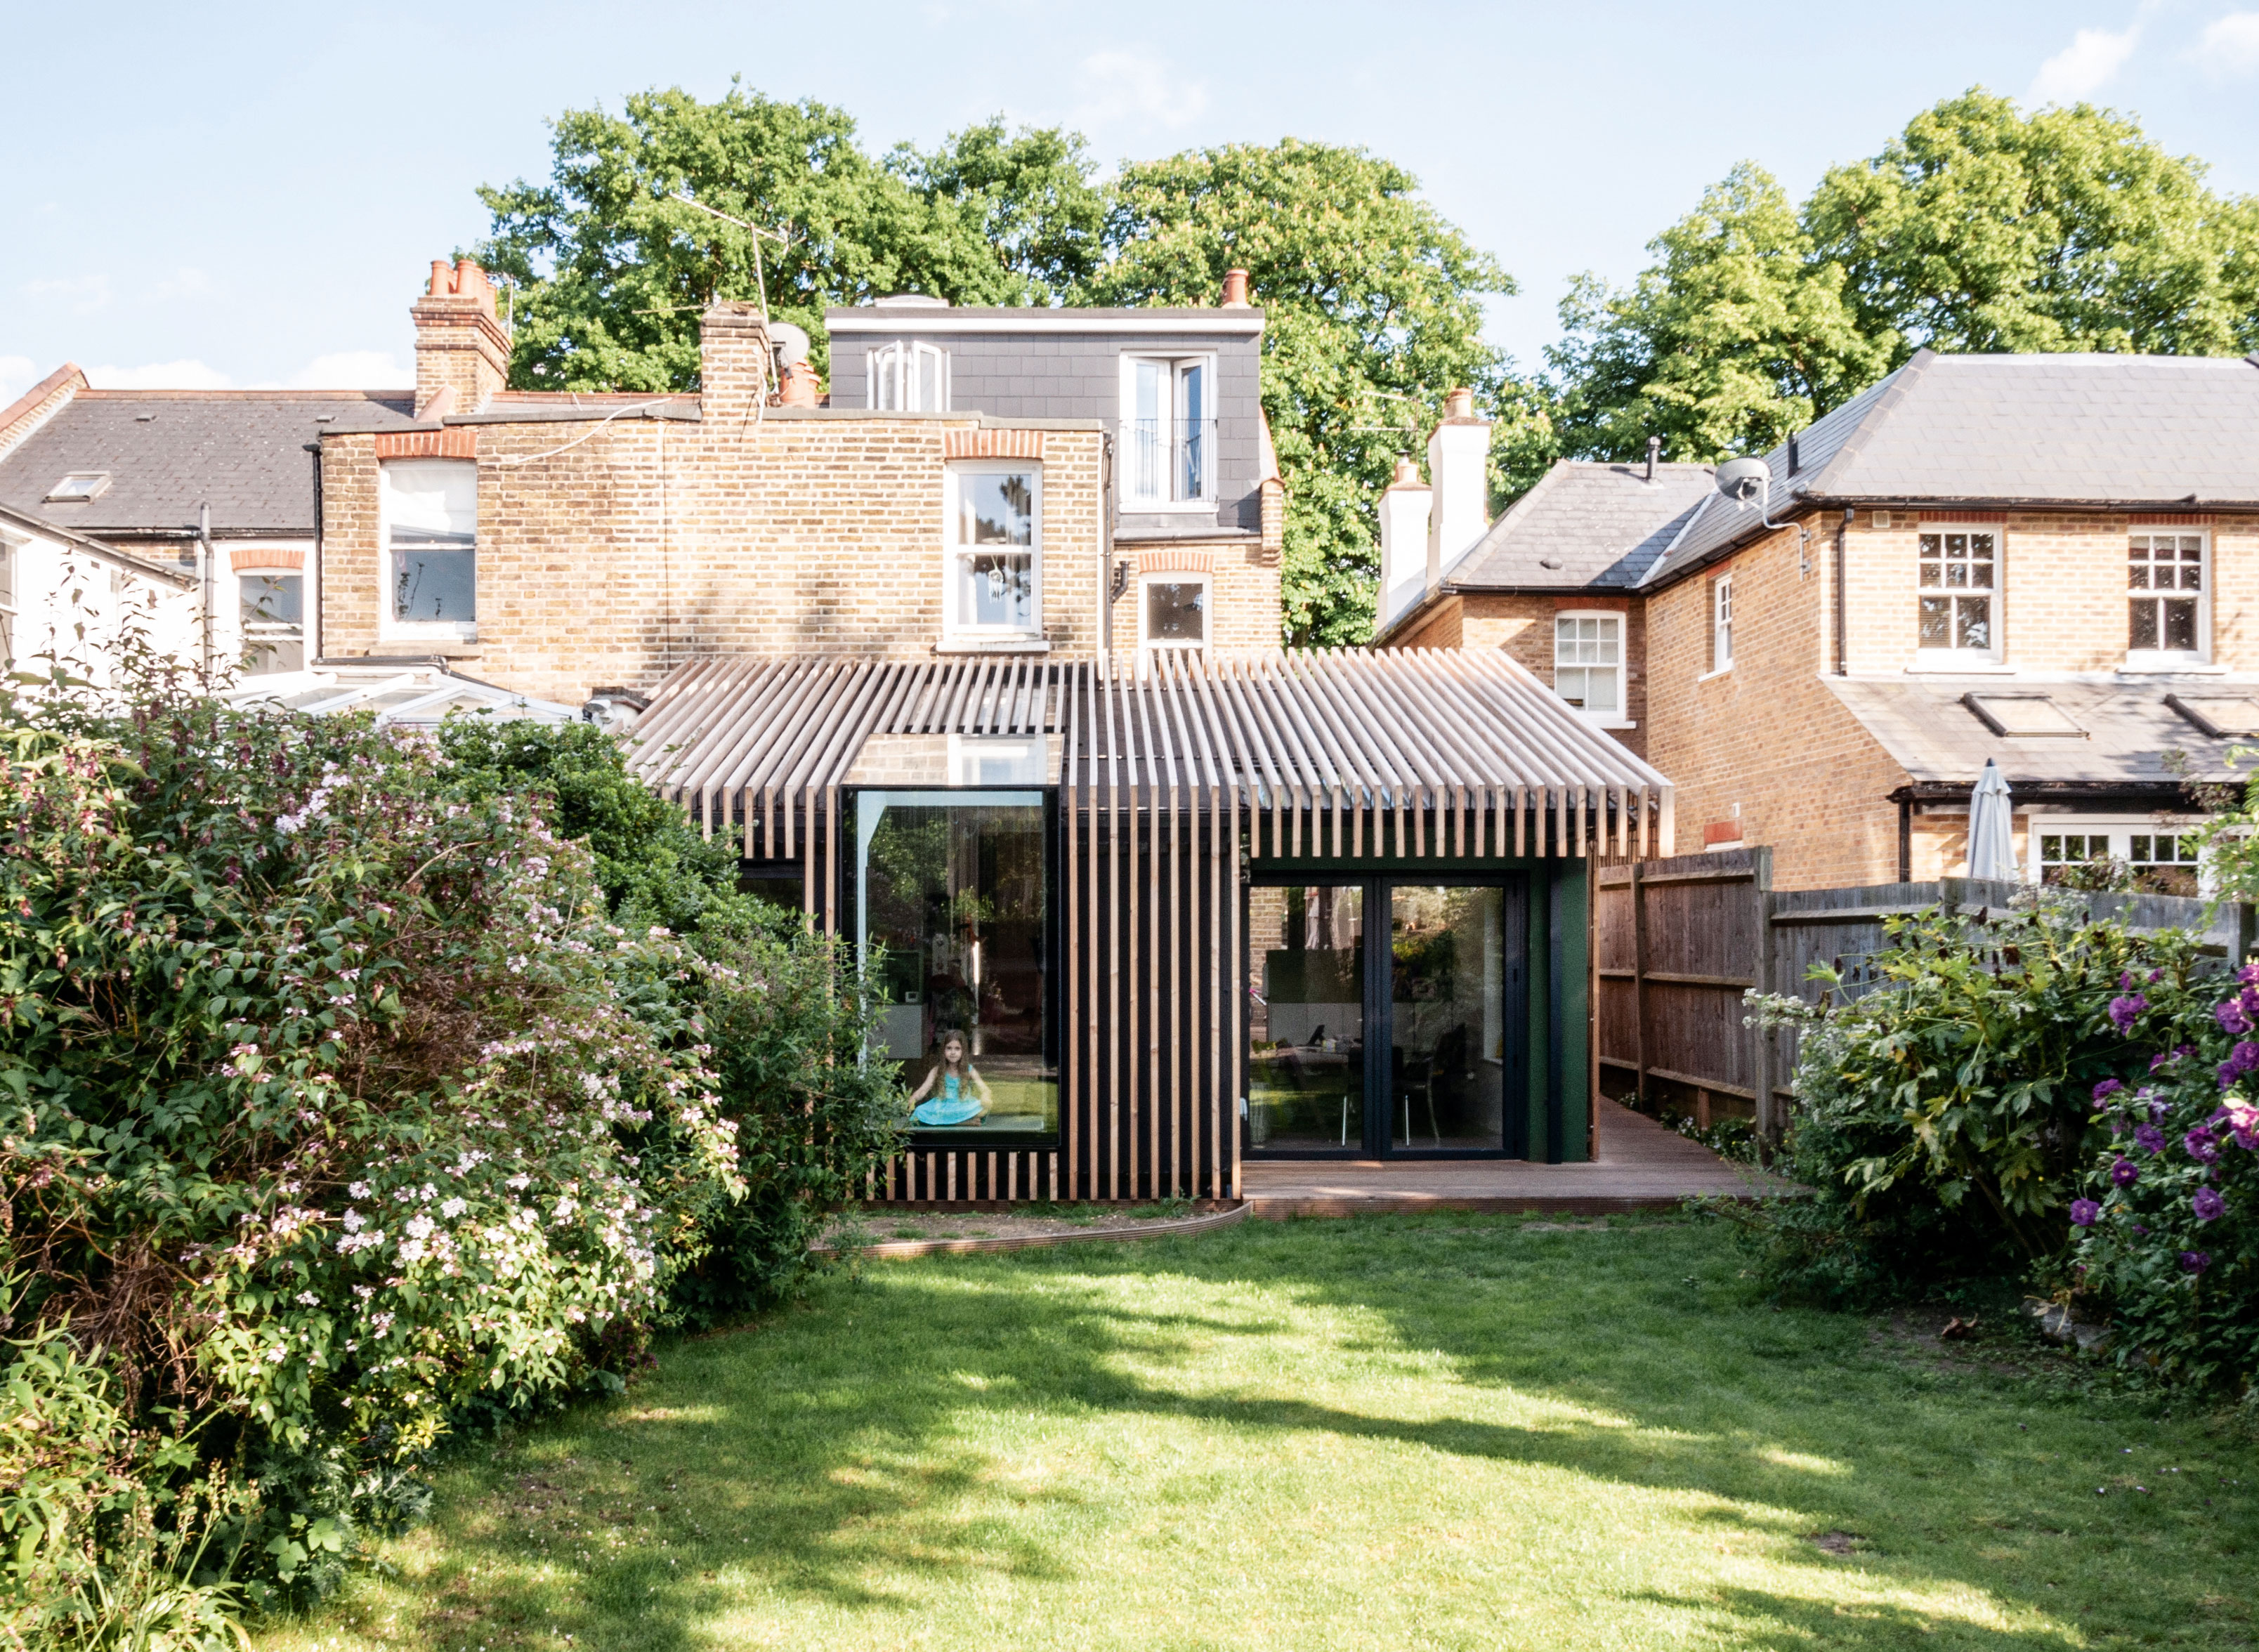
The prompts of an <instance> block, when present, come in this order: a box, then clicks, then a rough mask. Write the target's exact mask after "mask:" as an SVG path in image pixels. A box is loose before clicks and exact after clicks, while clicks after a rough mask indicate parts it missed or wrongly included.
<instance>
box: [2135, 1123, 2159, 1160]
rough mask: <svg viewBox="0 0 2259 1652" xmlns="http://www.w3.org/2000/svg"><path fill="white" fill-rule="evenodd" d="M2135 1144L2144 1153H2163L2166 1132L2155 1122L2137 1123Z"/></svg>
mask: <svg viewBox="0 0 2259 1652" xmlns="http://www.w3.org/2000/svg"><path fill="white" fill-rule="evenodd" d="M2134 1146H2136V1147H2138V1148H2140V1149H2141V1150H2142V1151H2143V1152H2144V1153H2162V1152H2163V1151H2164V1150H2165V1133H2164V1132H2163V1130H2161V1129H2158V1128H2157V1127H2156V1125H2154V1124H2137V1125H2135V1126H2134Z"/></svg>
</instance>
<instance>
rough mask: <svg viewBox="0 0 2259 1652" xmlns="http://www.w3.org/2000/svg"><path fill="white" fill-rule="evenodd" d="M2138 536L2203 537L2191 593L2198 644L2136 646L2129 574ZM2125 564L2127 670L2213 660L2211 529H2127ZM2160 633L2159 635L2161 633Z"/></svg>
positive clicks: (2185, 665) (2178, 667)
mask: <svg viewBox="0 0 2259 1652" xmlns="http://www.w3.org/2000/svg"><path fill="white" fill-rule="evenodd" d="M2137 538H2148V539H2155V538H2172V539H2183V538H2197V539H2200V540H2202V541H2203V544H2202V545H2201V547H2200V549H2199V555H2198V562H2197V580H2198V587H2197V589H2196V591H2195V593H2194V595H2195V596H2196V644H2197V645H2196V647H2195V648H2194V649H2192V650H2191V649H2185V648H2136V647H2134V616H2133V607H2132V605H2133V602H2134V588H2133V585H2132V578H2131V576H2132V572H2133V552H2134V540H2135V539H2137ZM2126 567H2127V588H2126V597H2127V614H2126V666H2125V668H2126V669H2127V670H2128V671H2173V670H2185V669H2186V668H2188V667H2190V666H2208V665H2210V664H2211V663H2212V585H2213V557H2212V530H2211V529H2209V528H2141V529H2128V530H2127V534H2126ZM2149 597H2150V600H2151V601H2153V602H2154V601H2156V600H2157V599H2156V593H2155V592H2151V593H2149ZM2160 634H2161V635H2162V633H2160Z"/></svg>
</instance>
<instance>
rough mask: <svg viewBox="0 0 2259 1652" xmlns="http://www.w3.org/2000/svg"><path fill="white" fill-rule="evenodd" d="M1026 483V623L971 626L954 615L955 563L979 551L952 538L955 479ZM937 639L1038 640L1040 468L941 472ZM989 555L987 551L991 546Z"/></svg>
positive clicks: (976, 463) (1032, 464) (1037, 463)
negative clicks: (1021, 477) (1003, 479)
mask: <svg viewBox="0 0 2259 1652" xmlns="http://www.w3.org/2000/svg"><path fill="white" fill-rule="evenodd" d="M1017 475H1024V476H1026V477H1027V478H1028V479H1029V483H1030V499H1029V505H1028V518H1029V524H1030V525H1029V540H1028V546H1027V549H1028V552H1029V577H1028V612H1029V615H1030V620H1029V623H1028V624H1027V625H1026V626H1025V627H1024V628H1023V627H1020V626H1015V625H973V624H967V623H963V622H961V621H960V620H959V619H958V613H957V563H958V558H959V557H960V556H963V555H966V554H967V553H968V552H969V553H972V554H975V555H977V554H980V547H979V546H975V545H965V544H963V543H961V542H960V541H959V540H958V538H957V530H958V519H959V516H960V512H959V509H958V506H959V503H960V495H959V494H958V488H959V480H958V479H959V478H961V477H966V476H1017ZM941 517H942V520H941V634H942V639H943V641H944V643H945V644H957V645H961V646H970V647H980V646H984V645H985V646H1003V647H1010V646H1015V645H1017V646H1025V645H1026V644H1030V643H1038V644H1039V643H1041V642H1043V640H1044V466H1043V461H1042V460H1041V459H952V460H951V461H950V462H949V463H948V464H946V465H944V466H943V467H942V495H941ZM992 550H993V547H992Z"/></svg>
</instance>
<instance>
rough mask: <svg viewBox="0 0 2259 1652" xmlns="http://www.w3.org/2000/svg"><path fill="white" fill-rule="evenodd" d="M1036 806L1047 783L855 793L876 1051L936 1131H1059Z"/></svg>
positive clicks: (860, 904) (920, 1117)
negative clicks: (877, 1008) (894, 1068)
mask: <svg viewBox="0 0 2259 1652" xmlns="http://www.w3.org/2000/svg"><path fill="white" fill-rule="evenodd" d="M1047 843H1048V839H1047V837H1046V834H1045V831H1044V794H1042V793H1041V792H974V791H967V792H908V791H901V792H897V791H865V792H860V793H858V794H856V798H855V938H856V940H857V943H859V946H860V947H861V948H862V956H863V958H865V959H866V962H867V965H868V967H869V968H870V969H871V970H872V971H873V977H874V981H875V985H876V986H877V987H878V989H879V991H880V995H881V997H882V999H883V1000H884V1003H885V1008H884V1009H883V1010H881V1012H880V1035H879V1044H880V1047H879V1048H878V1049H877V1050H875V1051H874V1052H873V1053H874V1055H875V1056H877V1057H879V1058H880V1059H884V1060H889V1061H893V1062H895V1063H898V1064H899V1065H900V1070H901V1075H902V1079H903V1082H904V1084H905V1085H906V1086H909V1089H910V1090H911V1091H912V1092H914V1093H917V1094H916V1100H915V1102H914V1108H913V1114H912V1121H911V1122H912V1125H913V1128H915V1129H917V1130H919V1131H921V1132H925V1133H929V1134H930V1135H932V1136H935V1137H936V1138H939V1137H942V1136H946V1137H948V1138H950V1139H952V1140H963V1139H973V1138H977V1139H988V1138H994V1137H997V1136H1028V1135H1042V1136H1050V1135H1051V1134H1053V1133H1055V1132H1056V1131H1057V1130H1058V1119H1059V1085H1058V1069H1057V1066H1056V1065H1055V1063H1054V1062H1053V1060H1052V1059H1051V1042H1050V1037H1049V1031H1050V1029H1049V1022H1048V1015H1049V1004H1048V994H1049V991H1050V979H1051V975H1050V946H1051V942H1050V931H1049V927H1048V925H1049V899H1048V897H1049V887H1048V883H1049V862H1048V858H1047V853H1046V851H1047ZM952 1038H953V1039H954V1040H955V1041H956V1042H957V1043H958V1045H959V1048H958V1050H957V1051H956V1052H955V1056H954V1057H952V1053H951V1048H950V1046H951V1042H952Z"/></svg>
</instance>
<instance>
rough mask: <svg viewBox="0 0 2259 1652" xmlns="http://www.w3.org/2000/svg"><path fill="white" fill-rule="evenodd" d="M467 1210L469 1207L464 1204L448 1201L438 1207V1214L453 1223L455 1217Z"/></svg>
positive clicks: (456, 1200) (454, 1200)
mask: <svg viewBox="0 0 2259 1652" xmlns="http://www.w3.org/2000/svg"><path fill="white" fill-rule="evenodd" d="M469 1208H470V1207H469V1206H468V1205H467V1204H465V1203H464V1202H463V1201H462V1200H460V1199H450V1200H447V1201H446V1202H445V1204H443V1205H441V1206H440V1207H439V1214H441V1215H443V1216H445V1218H447V1220H448V1221H453V1220H454V1219H455V1218H456V1217H458V1216H460V1215H461V1214H463V1213H464V1212H465V1211H467V1210H468V1209H469Z"/></svg>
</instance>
